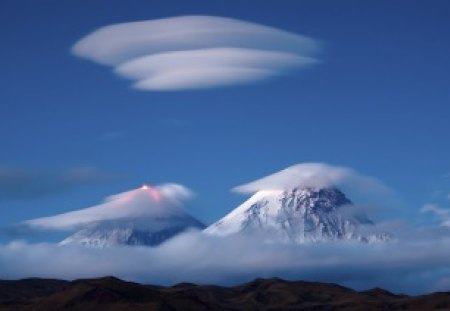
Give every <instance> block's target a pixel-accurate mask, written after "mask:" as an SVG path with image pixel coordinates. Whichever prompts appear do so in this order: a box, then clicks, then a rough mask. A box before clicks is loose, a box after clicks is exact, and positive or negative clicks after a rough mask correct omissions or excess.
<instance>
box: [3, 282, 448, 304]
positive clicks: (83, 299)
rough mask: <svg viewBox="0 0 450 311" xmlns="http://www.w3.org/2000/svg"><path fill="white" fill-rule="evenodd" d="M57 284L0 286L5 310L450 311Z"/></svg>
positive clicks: (282, 293)
mask: <svg viewBox="0 0 450 311" xmlns="http://www.w3.org/2000/svg"><path fill="white" fill-rule="evenodd" d="M55 283H56V281H55V280H23V281H0V292H1V291H3V290H4V289H5V288H6V289H8V291H9V296H8V297H7V298H6V299H2V296H1V295H0V310H1V311H7V310H8V311H13V310H33V311H38V310H42V311H44V310H45V311H51V310H72V311H77V310H83V311H88V310H106V311H109V310H184V311H189V310H195V311H197V310H255V311H256V310H368V311H371V310H373V311H375V310H412V311H414V310H417V311H419V310H420V311H421V310H449V309H450V292H442V293H433V294H429V295H423V296H407V295H396V294H393V293H390V292H388V291H385V290H382V289H378V288H377V289H372V290H368V291H362V292H358V291H354V290H352V289H349V288H346V287H342V286H339V285H336V284H327V283H318V282H304V281H285V280H282V279H277V278H273V279H256V280H254V281H251V282H249V283H244V284H241V285H237V286H234V287H222V286H214V285H195V284H189V283H183V284H178V285H175V286H172V287H162V286H152V285H141V284H138V283H132V282H125V281H122V280H120V279H117V278H114V277H105V278H99V279H85V280H75V281H72V282H64V281H60V282H59V283H56V285H55ZM17 284H20V286H17ZM37 285H38V286H37ZM16 289H17V290H16Z"/></svg>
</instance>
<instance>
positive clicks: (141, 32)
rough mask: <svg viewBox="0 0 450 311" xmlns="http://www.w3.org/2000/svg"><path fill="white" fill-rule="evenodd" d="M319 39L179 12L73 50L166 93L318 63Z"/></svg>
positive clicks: (114, 29) (95, 37) (108, 30)
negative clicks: (178, 15) (182, 14)
mask: <svg viewBox="0 0 450 311" xmlns="http://www.w3.org/2000/svg"><path fill="white" fill-rule="evenodd" d="M318 50H319V43H318V42H317V41H316V40H313V39H310V38H308V37H305V36H301V35H297V34H293V33H289V32H286V31H282V30H279V29H276V28H272V27H267V26H263V25H259V24H254V23H249V22H245V21H240V20H236V19H231V18H223V17H214V16H181V17H172V18H164V19H158V20H150V21H141V22H131V23H123V24H116V25H110V26H106V27H103V28H100V29H98V30H96V31H94V32H93V33H91V34H89V35H88V36H86V37H84V38H82V39H81V40H80V41H78V42H77V43H76V44H75V45H74V46H73V48H72V52H73V53H74V54H75V55H77V56H79V57H84V58H87V59H90V60H92V61H95V62H98V63H101V64H104V65H110V66H113V67H114V68H115V72H116V73H117V74H119V75H122V76H124V77H126V78H130V79H133V80H136V81H137V82H136V83H135V84H134V87H135V88H138V89H142V90H152V91H164V90H184V89H197V88H210V87H218V86H226V85H233V84H240V83H249V82H255V81H259V80H264V79H267V78H270V77H273V76H276V75H279V74H281V73H284V72H286V71H287V70H289V69H291V68H299V67H303V66H306V65H309V64H314V63H316V62H317V60H316V59H315V58H314V57H315V55H316V54H317V52H318Z"/></svg>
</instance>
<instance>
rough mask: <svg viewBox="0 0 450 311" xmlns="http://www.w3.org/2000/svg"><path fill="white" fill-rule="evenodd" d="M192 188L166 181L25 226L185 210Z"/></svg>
mask: <svg viewBox="0 0 450 311" xmlns="http://www.w3.org/2000/svg"><path fill="white" fill-rule="evenodd" d="M192 195H193V194H192V192H191V191H190V190H189V189H188V188H186V187H184V186H182V185H179V184H173V183H169V184H163V185H158V186H155V187H152V186H148V185H144V186H142V187H141V188H138V189H133V190H130V191H127V192H123V193H119V194H116V195H112V196H109V197H107V198H106V199H105V200H104V202H103V203H102V204H99V205H95V206H92V207H88V208H84V209H80V210H76V211H72V212H68V213H63V214H59V215H55V216H49V217H42V218H36V219H31V220H27V221H25V222H23V223H22V225H23V226H24V227H28V228H31V229H41V230H73V229H77V228H78V227H82V226H85V225H87V224H91V223H96V222H100V221H107V220H121V219H131V218H139V217H146V216H151V217H167V216H170V215H179V214H182V213H184V211H183V209H182V208H181V205H182V203H183V202H184V201H186V200H187V199H189V198H190V197H192Z"/></svg>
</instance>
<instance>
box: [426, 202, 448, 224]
mask: <svg viewBox="0 0 450 311" xmlns="http://www.w3.org/2000/svg"><path fill="white" fill-rule="evenodd" d="M420 211H421V212H422V213H431V214H433V215H435V216H436V217H438V219H439V220H440V221H441V225H442V226H447V227H450V209H448V208H444V207H441V206H439V205H437V204H432V203H428V204H425V205H424V206H423V207H422V209H421V210H420Z"/></svg>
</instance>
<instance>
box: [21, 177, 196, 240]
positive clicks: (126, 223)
mask: <svg viewBox="0 0 450 311" xmlns="http://www.w3.org/2000/svg"><path fill="white" fill-rule="evenodd" d="M189 196H190V193H189V192H188V190H187V189H186V188H184V187H182V186H181V185H176V184H166V185H161V186H158V187H150V186H147V185H144V186H143V187H142V188H139V189H135V190H131V191H128V192H124V193H121V194H119V195H114V196H111V197H109V198H107V200H106V201H105V202H104V203H103V204H100V205H97V206H94V207H90V208H86V209H82V210H78V211H74V212H70V213H65V214H60V215H56V216H52V217H45V218H39V219H35V220H31V221H28V223H29V224H32V225H34V226H39V227H44V228H45V227H51V228H53V227H55V226H56V225H58V226H61V224H65V226H66V227H67V228H76V229H78V231H77V232H75V233H74V234H73V235H71V236H69V237H68V238H66V239H65V240H63V241H62V242H61V243H60V245H73V244H75V245H86V246H94V247H107V246H114V245H146V246H154V245H158V244H160V243H162V242H164V241H165V240H167V239H169V238H171V237H173V236H175V235H177V234H179V233H181V232H183V231H186V230H190V229H197V230H202V229H204V228H205V225H203V224H202V223H201V222H200V221H198V220H197V219H195V218H194V217H192V216H191V215H189V214H188V213H187V212H186V211H185V210H184V209H183V208H182V207H181V202H182V201H183V200H185V199H186V198H188V197H189Z"/></svg>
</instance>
